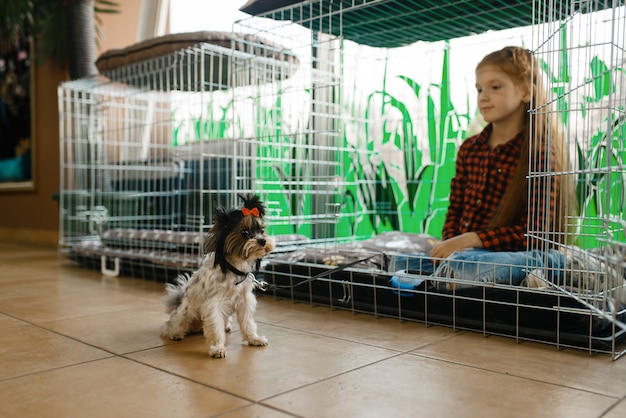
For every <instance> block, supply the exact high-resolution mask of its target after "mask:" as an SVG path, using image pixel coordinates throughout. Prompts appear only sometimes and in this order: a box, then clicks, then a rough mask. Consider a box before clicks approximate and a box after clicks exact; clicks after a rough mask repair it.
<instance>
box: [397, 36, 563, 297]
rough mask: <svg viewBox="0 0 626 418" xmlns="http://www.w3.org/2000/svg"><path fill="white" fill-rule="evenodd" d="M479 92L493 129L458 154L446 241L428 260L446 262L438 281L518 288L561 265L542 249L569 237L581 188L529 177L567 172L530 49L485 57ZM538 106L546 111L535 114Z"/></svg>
mask: <svg viewBox="0 0 626 418" xmlns="http://www.w3.org/2000/svg"><path fill="white" fill-rule="evenodd" d="M476 90H477V93H478V110H479V111H480V113H481V115H482V117H483V118H484V120H485V121H486V122H487V123H488V125H487V126H486V127H485V129H484V130H483V131H482V132H481V133H480V134H478V135H475V136H472V137H470V138H467V139H466V140H465V141H463V143H462V145H461V147H460V148H459V152H458V156H457V161H456V173H455V176H454V178H453V179H452V182H451V184H450V189H451V194H450V203H449V207H448V212H447V214H446V220H445V223H444V227H443V233H442V238H443V240H442V241H441V242H439V243H438V244H437V245H435V247H434V248H433V249H432V251H431V252H430V254H429V255H430V257H431V258H432V260H433V261H434V263H435V264H439V266H438V267H437V268H436V270H435V271H434V275H435V276H443V277H453V278H457V279H461V280H463V281H469V282H472V281H481V282H497V283H508V284H514V285H517V284H520V282H521V281H522V280H523V279H524V277H525V276H526V272H527V270H529V269H531V270H532V269H534V268H542V267H549V268H551V269H553V268H557V267H559V266H560V265H561V264H562V256H561V255H560V253H559V252H558V251H555V250H554V249H551V248H546V247H544V248H543V250H542V251H539V249H538V248H539V245H540V243H551V244H552V245H551V246H550V247H554V246H555V244H559V243H563V241H564V239H565V238H566V237H567V234H566V232H567V231H566V227H567V224H568V223H567V215H568V211H569V212H571V210H572V209H574V208H575V203H574V196H575V195H574V189H573V188H574V185H573V183H572V182H568V181H566V177H565V176H555V175H550V176H541V175H534V176H532V177H531V178H529V177H528V175H529V173H530V172H532V173H542V172H550V173H559V172H564V171H566V168H567V166H568V164H567V161H566V160H565V155H564V153H563V151H562V149H561V145H562V140H561V131H560V130H559V129H558V125H557V123H556V121H555V120H554V119H555V118H552V117H551V115H552V113H551V112H549V109H548V108H549V106H548V103H547V97H546V92H545V90H544V88H543V86H542V82H541V76H540V74H539V71H538V66H537V60H536V59H535V57H534V56H533V55H532V53H531V52H530V51H529V50H527V49H524V48H520V47H506V48H503V49H501V50H499V51H495V52H492V53H491V54H489V55H487V56H486V57H484V58H483V59H482V61H481V62H480V63H479V64H478V66H477V67H476ZM531 101H532V103H533V107H534V108H535V109H540V111H539V112H537V113H530V112H529V109H530V104H531ZM530 164H532V166H530ZM529 195H530V202H529V201H528V198H529ZM538 231H548V232H541V236H538V235H537V234H538V233H539V232H538ZM527 233H528V234H527ZM398 261H400V260H398ZM405 261H410V262H409V263H408V265H407V268H408V269H411V268H417V269H418V270H420V271H421V273H422V274H424V273H429V272H428V270H429V268H430V269H434V265H433V264H430V265H429V264H428V263H426V262H424V260H423V259H419V258H418V259H416V260H410V259H407V260H405ZM439 261H441V262H440V263H439ZM416 263H419V267H418V266H416V265H415V264H416ZM447 287H448V288H450V287H451V286H450V285H449V284H448V286H447Z"/></svg>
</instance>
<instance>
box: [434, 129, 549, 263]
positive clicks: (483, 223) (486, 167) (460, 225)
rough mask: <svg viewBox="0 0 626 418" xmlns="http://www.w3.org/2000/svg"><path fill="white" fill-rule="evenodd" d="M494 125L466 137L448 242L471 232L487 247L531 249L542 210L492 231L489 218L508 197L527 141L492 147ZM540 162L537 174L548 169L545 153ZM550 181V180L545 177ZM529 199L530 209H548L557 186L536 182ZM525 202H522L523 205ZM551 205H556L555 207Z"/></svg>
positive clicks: (452, 197)
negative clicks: (530, 234) (529, 233)
mask: <svg viewBox="0 0 626 418" xmlns="http://www.w3.org/2000/svg"><path fill="white" fill-rule="evenodd" d="M491 131H492V126H491V125H487V127H486V128H485V129H484V130H483V131H482V132H481V133H480V134H478V135H475V136H473V137H470V138H467V139H466V140H465V141H463V143H462V144H461V147H460V148H459V152H458V155H457V160H456V173H455V176H454V178H453V179H452V182H451V183H450V205H449V207H448V213H447V215H446V221H445V223H444V226H443V234H442V235H443V239H449V238H452V237H454V236H457V235H461V234H463V233H466V232H476V233H477V234H478V237H479V238H480V240H481V241H482V243H483V247H484V248H485V249H488V250H492V251H522V250H526V248H527V243H526V232H527V229H528V219H532V220H533V223H534V224H535V227H534V228H535V230H541V225H543V222H544V216H543V214H542V213H540V211H534V212H535V213H533V214H529V215H531V216H530V217H529V216H523V217H521V218H520V219H519V220H518V222H516V223H515V224H514V225H510V226H502V227H496V228H488V227H487V225H488V224H489V221H490V219H491V218H492V216H493V213H494V212H495V210H496V207H497V206H498V204H499V202H500V199H502V196H503V195H504V190H505V188H506V186H507V184H508V183H509V181H510V180H511V178H512V177H513V173H514V172H515V167H516V166H517V161H518V159H519V153H520V149H521V145H522V141H523V136H522V134H518V135H516V136H515V137H514V138H512V139H511V140H509V141H508V142H507V143H505V144H500V145H498V146H497V147H495V148H494V149H490V148H489V144H488V140H489V136H490V135H491ZM539 156H540V158H539V161H535V162H533V170H539V169H542V168H545V166H546V164H545V163H546V162H545V161H544V160H545V158H544V155H543V153H540V155H539ZM544 182H545V179H544ZM536 183H537V184H535V185H534V186H532V185H531V184H529V187H533V188H532V190H533V191H535V193H533V196H531V197H530V208H531V210H533V208H545V207H546V206H545V204H546V197H548V196H549V198H550V199H551V200H550V202H554V193H553V190H554V188H553V187H550V188H549V190H550V191H551V192H550V193H545V192H543V191H545V190H546V187H547V185H545V184H543V185H540V184H538V183H539V182H536ZM520 204H522V203H520ZM550 207H552V205H550Z"/></svg>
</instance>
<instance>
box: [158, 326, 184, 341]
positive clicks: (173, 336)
mask: <svg viewBox="0 0 626 418" xmlns="http://www.w3.org/2000/svg"><path fill="white" fill-rule="evenodd" d="M161 337H163V338H169V339H170V340H174V341H180V340H182V339H183V338H184V337H185V334H181V333H177V332H174V331H172V330H170V329H169V328H167V327H164V328H163V329H162V330H161Z"/></svg>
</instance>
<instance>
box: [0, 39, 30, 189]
mask: <svg viewBox="0 0 626 418" xmlns="http://www.w3.org/2000/svg"><path fill="white" fill-rule="evenodd" d="M35 65H36V63H35V60H34V47H33V45H32V42H31V39H30V38H20V37H19V36H16V37H2V38H0V192H2V191H22V190H26V191H28V190H34V189H35V173H34V167H35V164H34V150H35V135H34V133H35V129H34V127H33V121H34V111H33V109H34V100H33V98H34V91H35V89H34V66H35Z"/></svg>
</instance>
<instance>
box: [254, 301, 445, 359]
mask: <svg viewBox="0 0 626 418" xmlns="http://www.w3.org/2000/svg"><path fill="white" fill-rule="evenodd" d="M285 302H286V303H291V302H287V301H285ZM262 308H263V306H261V310H262ZM284 308H285V307H284V305H283V311H284V310H286V309H284ZM298 312H299V313H301V314H300V315H294V316H292V317H291V318H287V319H283V320H280V321H277V322H276V323H277V324H278V325H280V326H281V327H285V328H290V329H299V330H306V331H307V332H311V333H314V334H319V335H324V336H328V337H334V338H341V339H345V340H349V341H353V342H358V343H362V344H371V345H375V346H379V347H384V348H389V349H392V350H398V351H407V350H412V349H415V348H417V347H420V346H423V345H426V344H431V343H433V342H436V341H441V340H445V339H447V338H451V337H453V336H454V335H456V334H457V333H456V332H455V331H454V330H452V329H451V328H444V327H427V326H426V325H424V324H419V323H416V322H401V321H400V320H398V319H392V318H376V317H375V316H374V315H369V314H360V313H356V314H355V313H353V312H350V311H345V310H332V309H330V308H327V307H322V306H319V307H310V306H307V308H306V309H304V308H299V310H298ZM265 316H266V315H265V314H264V315H263V318H265ZM364 331H365V332H364Z"/></svg>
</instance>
